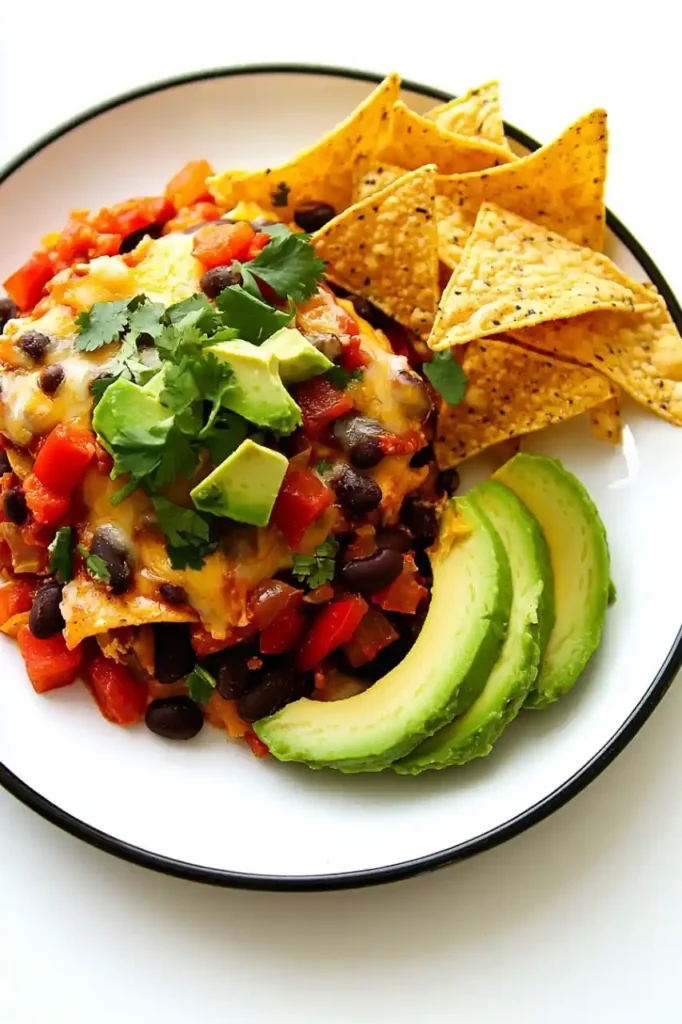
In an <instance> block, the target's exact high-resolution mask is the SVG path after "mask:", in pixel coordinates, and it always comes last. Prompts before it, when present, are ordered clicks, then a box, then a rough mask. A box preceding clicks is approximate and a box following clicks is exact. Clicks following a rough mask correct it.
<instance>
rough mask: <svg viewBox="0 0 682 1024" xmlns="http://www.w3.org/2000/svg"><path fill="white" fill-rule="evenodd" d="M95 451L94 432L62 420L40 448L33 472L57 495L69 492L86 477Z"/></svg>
mask: <svg viewBox="0 0 682 1024" xmlns="http://www.w3.org/2000/svg"><path fill="white" fill-rule="evenodd" d="M94 454H95V435H94V434H93V433H92V431H90V430H83V429H82V428H80V427H73V426H69V425H68V424H64V423H60V424H59V425H58V426H56V427H55V428H54V430H53V431H52V432H51V433H50V434H49V435H48V437H47V440H46V441H45V443H44V444H43V446H42V448H41V449H40V451H39V453H38V457H37V459H36V461H35V463H34V466H33V472H34V473H35V475H36V476H37V477H38V479H39V480H40V482H41V483H43V484H45V486H46V487H49V488H50V490H52V491H54V492H55V493H56V494H70V493H71V491H73V489H74V487H76V486H77V485H78V484H79V483H80V482H81V480H82V479H83V477H84V476H85V471H86V469H87V468H88V465H89V464H90V461H91V459H92V457H93V456H94Z"/></svg>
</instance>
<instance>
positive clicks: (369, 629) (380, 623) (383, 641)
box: [343, 608, 398, 668]
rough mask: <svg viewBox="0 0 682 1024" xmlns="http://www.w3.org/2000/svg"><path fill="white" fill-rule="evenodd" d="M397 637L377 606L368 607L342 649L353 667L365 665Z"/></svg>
mask: <svg viewBox="0 0 682 1024" xmlns="http://www.w3.org/2000/svg"><path fill="white" fill-rule="evenodd" d="M397 639H398V633H397V631H396V630H395V629H394V628H393V626H392V625H391V623H390V622H389V621H388V619H387V618H386V616H385V615H384V613H383V612H382V611H380V610H379V609H378V608H368V609H367V613H366V615H365V616H364V618H363V619H362V622H361V623H360V625H359V626H358V628H357V629H356V630H355V633H354V634H353V636H352V637H351V639H350V640H349V641H348V643H347V644H345V645H344V648H343V649H344V651H345V652H346V657H347V658H348V661H349V662H350V664H351V665H352V666H353V668H359V667H360V665H366V664H367V663H368V662H370V661H373V660H374V658H376V656H377V654H378V653H379V651H383V649H384V647H388V645H389V644H392V643H393V642H394V641H395V640H397Z"/></svg>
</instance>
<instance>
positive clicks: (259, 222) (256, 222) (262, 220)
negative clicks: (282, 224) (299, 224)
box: [251, 216, 279, 231]
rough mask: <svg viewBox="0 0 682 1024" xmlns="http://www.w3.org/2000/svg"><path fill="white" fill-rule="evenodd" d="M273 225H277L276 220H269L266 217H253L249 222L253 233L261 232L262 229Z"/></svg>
mask: <svg viewBox="0 0 682 1024" xmlns="http://www.w3.org/2000/svg"><path fill="white" fill-rule="evenodd" d="M273 224H279V221H277V220H270V219H269V218H268V217H263V216H260V217H255V218H254V219H253V220H252V221H251V227H252V228H253V230H254V231H262V230H263V228H271V227H272V225H273Z"/></svg>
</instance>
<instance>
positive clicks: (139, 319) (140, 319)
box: [128, 295, 164, 343]
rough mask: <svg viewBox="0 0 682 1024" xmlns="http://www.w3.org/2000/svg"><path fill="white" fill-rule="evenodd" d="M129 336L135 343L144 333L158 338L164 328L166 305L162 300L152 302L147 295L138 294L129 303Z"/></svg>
mask: <svg viewBox="0 0 682 1024" xmlns="http://www.w3.org/2000/svg"><path fill="white" fill-rule="evenodd" d="M128 310H129V317H128V331H129V334H128V337H129V338H130V340H131V341H132V342H134V343H137V340H138V338H140V337H142V336H143V335H144V336H146V337H149V338H158V336H159V335H160V334H161V331H162V330H163V324H162V323H161V317H162V316H163V312H164V306H163V303H161V302H150V300H149V299H148V298H147V296H146V295H136V296H135V298H134V299H132V300H131V301H130V302H129V303H128Z"/></svg>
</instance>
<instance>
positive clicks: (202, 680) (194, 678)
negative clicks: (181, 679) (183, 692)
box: [185, 665, 217, 704]
mask: <svg viewBox="0 0 682 1024" xmlns="http://www.w3.org/2000/svg"><path fill="white" fill-rule="evenodd" d="M216 685H217V684H216V680H215V679H214V677H213V676H212V675H211V673H210V672H207V671H206V669H205V668H202V667H201V665H195V667H194V668H193V669H192V671H191V672H190V674H189V675H188V676H187V679H186V680H185V686H186V687H187V693H188V694H189V696H190V697H191V698H192V700H193V701H195V702H196V703H197V704H208V702H209V700H210V699H211V697H212V696H213V694H214V692H215V688H216Z"/></svg>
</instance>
